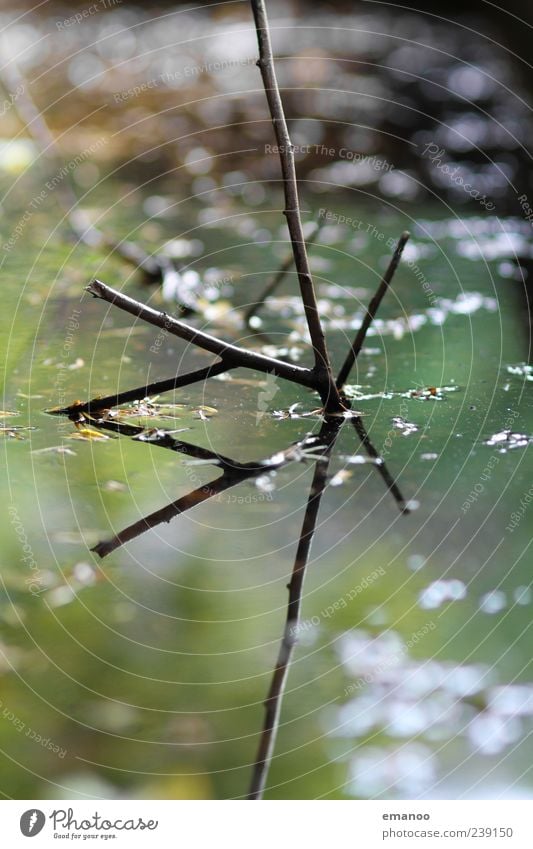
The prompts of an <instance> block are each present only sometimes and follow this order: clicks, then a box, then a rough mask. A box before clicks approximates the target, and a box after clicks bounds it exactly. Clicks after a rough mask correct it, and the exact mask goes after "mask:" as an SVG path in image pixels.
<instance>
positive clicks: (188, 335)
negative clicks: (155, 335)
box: [87, 280, 324, 400]
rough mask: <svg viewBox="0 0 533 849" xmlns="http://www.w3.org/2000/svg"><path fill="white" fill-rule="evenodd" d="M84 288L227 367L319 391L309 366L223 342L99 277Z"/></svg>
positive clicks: (96, 296)
mask: <svg viewBox="0 0 533 849" xmlns="http://www.w3.org/2000/svg"><path fill="white" fill-rule="evenodd" d="M87 291H88V292H90V293H91V295H94V297H95V298H100V299H101V300H103V301H106V302H107V303H109V304H113V305H114V306H116V307H118V308H119V309H121V310H124V311H125V312H127V313H130V315H134V316H137V317H138V318H141V319H142V320H143V321H146V322H147V323H148V324H152V325H154V327H159V328H161V329H162V330H166V331H167V332H168V333H171V334H172V335H173V336H178V337H179V338H180V339H184V340H185V341H186V342H191V343H192V344H193V345H198V347H199V348H204V350H206V351H210V352H211V353H212V354H216V355H217V356H218V357H220V358H221V360H222V362H224V363H225V365H226V369H228V368H239V367H242V368H250V369H255V370H256V371H261V372H265V373H267V374H274V375H277V376H278V377H283V378H284V379H285V380H289V381H291V382H292V383H298V384H299V385H300V386H305V387H307V388H309V389H315V390H317V391H318V388H319V386H318V381H317V377H316V375H315V374H314V372H313V371H312V370H311V369H308V368H302V367H301V366H297V365H293V364H292V363H286V362H284V361H283V360H277V359H275V358H274V357H266V356H264V355H263V354H258V353H256V352H255V351H250V350H249V349H247V348H238V347H237V346H236V345H232V344H230V343H229V342H223V341H222V340H220V339H217V338H215V337H214V336H211V335H209V334H208V333H204V332H203V331H202V330H196V329H195V328H194V327H191V326H190V325H189V324H185V322H183V321H179V320H178V319H176V318H173V317H172V316H170V315H168V314H167V313H164V312H158V311H157V310H154V309H152V308H151V307H148V306H146V305H145V304H141V302H140V301H136V300H134V298H130V297H129V296H128V295H124V294H123V293H122V292H118V291H117V290H116V289H112V288H111V287H110V286H106V285H105V283H102V282H101V281H100V280H93V281H92V283H90V284H89V286H87ZM323 400H324V399H323Z"/></svg>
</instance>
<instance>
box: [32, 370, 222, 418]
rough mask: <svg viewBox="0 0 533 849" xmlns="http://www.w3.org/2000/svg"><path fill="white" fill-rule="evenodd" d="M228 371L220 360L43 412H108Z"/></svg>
mask: <svg viewBox="0 0 533 849" xmlns="http://www.w3.org/2000/svg"><path fill="white" fill-rule="evenodd" d="M228 370H229V369H228V366H227V365H226V363H225V362H223V361H222V360H220V361H219V362H216V363H213V364H212V365H210V366H206V367H205V368H201V369H197V370H196V371H190V372H187V374H178V375H176V377H170V378H168V379H167V380H156V381H155V382H154V383H146V384H144V386H137V387H136V388H135V389H128V390H127V391H126V392H118V393H117V394H116V395H106V396H104V397H103V398H91V400H90V401H84V402H83V403H80V402H79V401H76V402H75V403H74V404H70V406H68V407H53V408H52V409H50V410H45V413H49V414H50V415H52V416H78V415H79V414H80V413H97V412H98V411H99V410H109V409H110V408H111V407H117V406H118V405H119V404H129V403H130V402H132V401H142V400H143V399H144V398H147V397H149V396H150V395H159V394H160V393H162V392H171V391H172V390H173V389H180V388H181V387H183V386H190V384H191V383H199V382H200V381H201V380H207V379H208V378H210V377H215V375H217V374H222V372H226V371H228Z"/></svg>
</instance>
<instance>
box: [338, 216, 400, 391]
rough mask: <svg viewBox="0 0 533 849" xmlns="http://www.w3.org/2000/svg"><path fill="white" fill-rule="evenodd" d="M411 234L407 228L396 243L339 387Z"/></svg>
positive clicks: (351, 364)
mask: <svg viewBox="0 0 533 849" xmlns="http://www.w3.org/2000/svg"><path fill="white" fill-rule="evenodd" d="M409 236H410V233H408V232H407V230H406V231H405V232H404V233H402V235H401V236H400V238H399V240H398V244H397V245H396V248H395V251H394V254H393V255H392V259H391V261H390V263H389V266H388V268H387V270H386V272H385V274H384V275H383V278H382V280H381V283H380V284H379V286H378V288H377V291H376V294H375V295H374V297H373V298H372V300H371V301H370V303H369V305H368V307H367V310H366V313H365V317H364V319H363V323H362V324H361V327H360V328H359V330H358V332H357V335H356V337H355V339H354V341H353V344H352V347H351V348H350V351H349V353H348V356H347V357H346V359H345V361H344V363H343V365H342V368H341V370H340V372H339V374H338V377H337V388H338V389H342V387H343V386H344V384H345V383H346V380H347V378H348V375H349V373H350V371H351V369H352V366H353V364H354V363H355V361H356V359H357V357H358V355H359V352H360V351H361V348H362V347H363V342H364V341H365V337H366V334H367V332H368V328H369V327H370V325H371V324H372V322H373V321H374V317H375V315H376V312H377V310H378V307H379V305H380V303H381V301H382V300H383V296H384V295H385V292H386V291H387V289H388V288H389V284H390V282H391V280H392V278H393V277H394V272H395V271H396V269H397V268H398V263H399V262H400V258H401V256H402V253H403V249H404V248H405V246H406V244H407V240H408V239H409Z"/></svg>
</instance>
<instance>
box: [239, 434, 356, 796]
mask: <svg viewBox="0 0 533 849" xmlns="http://www.w3.org/2000/svg"><path fill="white" fill-rule="evenodd" d="M342 425H343V420H337V421H335V420H329V421H327V422H325V423H324V425H323V427H322V430H321V431H320V434H319V436H320V438H321V441H322V440H325V441H326V443H327V444H326V447H325V448H324V449H323V456H324V460H323V461H322V460H320V461H317V462H316V465H315V471H314V474H313V481H312V483H311V489H310V492H309V498H308V501H307V507H306V509H305V515H304V520H303V524H302V530H301V533H300V539H299V541H298V549H297V551H296V558H295V560H294V566H293V570H292V576H291V580H290V583H289V584H288V590H289V602H288V606H287V616H286V620H285V628H284V631H283V639H282V641H281V646H280V649H279V654H278V659H277V662H276V667H275V669H274V674H273V676H272V682H271V684H270V689H269V692H268V696H267V698H266V701H265V721H264V725H263V730H262V732H261V738H260V741H259V748H258V751H257V756H256V759H255V763H254V768H253V772H252V780H251V783H250V791H249V793H248V799H251V800H254V799H261V798H262V796H263V791H264V789H265V783H266V779H267V776H268V771H269V768H270V764H271V762H272V757H273V754H274V746H275V743H276V735H277V731H278V727H279V718H280V712H281V704H282V700H283V693H284V690H285V684H286V681H287V675H288V672H289V667H290V663H291V658H292V653H293V650H294V646H295V644H296V642H297V634H298V626H299V623H300V610H301V606H302V591H303V583H304V578H305V572H306V568H307V563H308V560H309V554H310V551H311V544H312V542H313V536H314V533H315V529H316V522H317V518H318V511H319V508H320V502H321V500H322V495H323V494H324V490H325V488H326V484H327V479H328V468H329V462H330V457H331V452H332V450H333V446H334V445H335V442H336V440H337V437H338V435H339V433H340V430H341V427H342Z"/></svg>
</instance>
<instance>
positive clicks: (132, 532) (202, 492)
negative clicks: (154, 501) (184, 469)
mask: <svg viewBox="0 0 533 849" xmlns="http://www.w3.org/2000/svg"><path fill="white" fill-rule="evenodd" d="M237 483H239V481H237V480H233V479H232V478H231V477H230V476H229V475H220V477H218V478H216V479H215V480H214V481H210V482H209V483H208V484H204V485H203V486H200V487H198V488H197V489H194V490H193V491H192V492H188V493H187V494H186V495H183V496H182V497H181V498H178V499H177V500H176V501H173V502H172V503H171V504H168V505H167V506H166V507H162V508H161V509H160V510H156V511H155V512H154V513H150V514H149V515H148V516H143V518H142V519H139V521H138V522H134V523H133V525H129V526H128V527H127V528H124V529H123V530H122V531H120V532H119V533H118V534H115V536H113V537H111V538H110V539H107V540H102V541H101V542H99V543H97V544H96V545H95V546H94V548H92V549H91V551H94V552H96V554H98V556H99V557H102V558H103V557H107V556H108V554H111V553H112V552H113V551H116V549H117V548H120V547H121V546H122V545H125V544H126V543H127V542H131V540H133V539H136V538H137V537H139V536H141V535H142V534H145V533H146V532H147V531H149V530H151V529H152V528H155V527H156V526H157V525H160V524H161V523H162V522H170V521H171V519H173V518H174V517H175V516H179V515H180V513H185V512H186V511H187V510H190V509H191V507H196V506H197V505H198V504H201V503H202V502H203V501H207V500H208V499H209V498H212V497H213V496H214V495H218V494H220V493H221V492H224V490H226V489H228V488H229V487H231V486H235V484H237Z"/></svg>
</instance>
